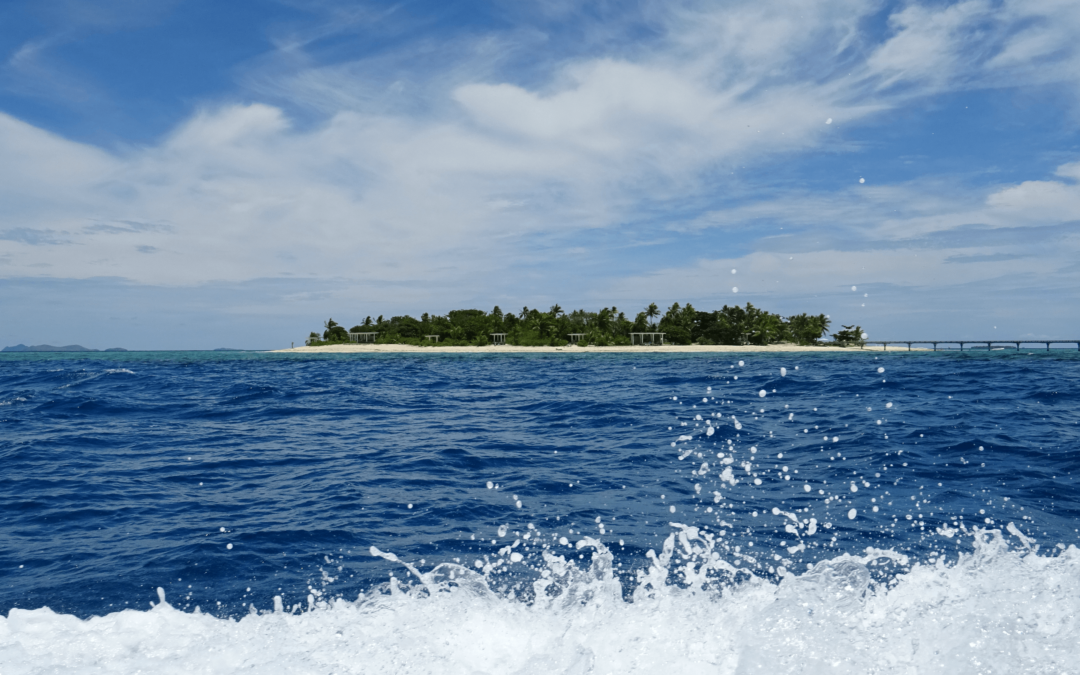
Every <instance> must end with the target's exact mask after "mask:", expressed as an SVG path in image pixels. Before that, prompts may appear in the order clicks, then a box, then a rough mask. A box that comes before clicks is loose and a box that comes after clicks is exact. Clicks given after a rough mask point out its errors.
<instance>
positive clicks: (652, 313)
mask: <svg viewBox="0 0 1080 675" xmlns="http://www.w3.org/2000/svg"><path fill="white" fill-rule="evenodd" d="M658 316H660V308H659V307H657V306H656V303H655V302H652V303H649V306H648V307H646V308H645V318H646V319H652V320H651V321H649V325H650V326H652V329H653V330H656V321H655V319H656V317H658Z"/></svg>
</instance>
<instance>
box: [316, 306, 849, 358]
mask: <svg viewBox="0 0 1080 675" xmlns="http://www.w3.org/2000/svg"><path fill="white" fill-rule="evenodd" d="M831 325H832V321H831V319H830V318H829V317H828V316H827V315H825V314H817V315H811V314H805V313H804V314H795V315H791V316H786V317H785V316H781V315H779V314H773V313H771V312H768V311H765V310H763V309H760V308H758V307H755V306H754V305H752V304H751V303H747V304H746V306H745V307H740V306H738V305H735V306H730V307H729V306H728V305H724V306H723V307H722V308H721V309H718V310H714V311H711V312H703V311H699V310H697V309H695V308H694V306H693V305H691V304H690V303H686V304H685V305H682V304H680V303H678V302H676V303H674V304H673V305H671V307H669V308H668V309H667V311H666V312H665V313H663V314H661V312H660V309H659V307H657V305H656V303H652V304H650V305H649V306H648V307H646V308H645V309H643V310H642V311H640V312H638V313H637V314H636V315H635V316H634V318H633V319H630V318H629V317H628V316H627V315H626V313H625V312H623V311H620V310H619V309H618V308H617V307H604V308H602V309H600V310H599V311H595V312H590V311H586V310H583V309H579V310H574V311H572V312H569V313H567V312H565V311H564V310H563V308H562V307H561V306H559V305H553V306H552V307H550V308H549V309H548V310H547V311H543V310H539V309H530V308H528V307H523V308H522V309H521V311H520V312H518V313H516V314H515V313H513V312H510V313H506V312H503V311H502V310H501V309H500V308H499V307H498V306H496V307H495V308H494V309H492V310H491V311H490V312H485V311H483V310H479V309H458V310H453V311H451V312H448V313H447V314H446V315H443V316H440V315H433V314H428V313H424V314H422V315H421V316H420V318H419V319H416V318H413V317H411V316H409V315H402V316H394V317H391V318H389V319H386V318H385V317H384V316H378V317H377V318H374V319H372V317H370V316H368V317H366V318H365V319H364V321H363V322H361V323H359V324H357V325H355V326H353V327H351V328H348V329H347V328H345V326H343V325H341V324H339V323H338V322H336V321H334V319H332V318H331V319H329V320H327V321H325V322H324V323H323V330H322V332H317V331H312V332H311V335H310V336H309V337H308V339H307V340H306V341H305V347H301V348H295V349H296V350H299V349H305V350H318V351H340V350H342V349H341V348H352V349H348V350H349V351H353V350H359V349H364V350H365V351H366V350H377V351H400V350H401V349H402V348H404V349H406V350H409V349H410V348H415V349H420V348H428V349H430V348H442V347H472V348H478V347H488V346H503V345H505V346H511V347H527V348H545V347H546V348H549V349H550V348H555V349H563V348H567V347H577V348H604V347H626V348H629V347H642V346H644V347H664V348H667V349H669V350H670V349H671V347H721V346H722V347H726V348H728V349H730V348H732V347H736V348H752V349H753V348H756V349H761V348H768V347H777V348H783V347H787V348H798V349H805V348H848V347H861V346H863V344H864V341H865V333H864V332H863V329H862V328H861V327H860V326H856V325H850V326H847V325H845V326H842V328H841V330H839V331H837V332H836V333H833V334H832V335H831V336H828V331H829V327H830V326H831ZM827 336H828V337H827ZM395 345H396V346H398V348H397V349H395V348H393V347H392V346H395ZM379 346H386V347H389V348H384V349H377V348H378V347H379ZM326 348H335V349H326ZM373 348H374V349H373ZM680 351H682V350H680Z"/></svg>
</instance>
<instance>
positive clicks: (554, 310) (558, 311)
mask: <svg viewBox="0 0 1080 675" xmlns="http://www.w3.org/2000/svg"><path fill="white" fill-rule="evenodd" d="M548 311H550V312H551V316H553V317H555V318H559V317H560V316H562V315H563V313H564V312H563V311H562V307H559V304H558V303H555V304H554V305H552V306H551V309H550V310H548Z"/></svg>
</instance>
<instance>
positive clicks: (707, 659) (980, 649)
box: [0, 523, 1080, 675]
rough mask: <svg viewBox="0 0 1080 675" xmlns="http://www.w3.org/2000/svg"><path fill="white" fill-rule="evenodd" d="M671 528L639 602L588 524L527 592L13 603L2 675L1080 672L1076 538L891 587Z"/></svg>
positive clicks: (906, 575)
mask: <svg viewBox="0 0 1080 675" xmlns="http://www.w3.org/2000/svg"><path fill="white" fill-rule="evenodd" d="M672 525H673V526H674V528H675V530H676V531H675V532H673V533H672V534H671V535H670V536H669V537H668V538H667V540H666V541H665V542H664V545H663V547H662V550H661V551H660V553H655V552H650V554H649V556H648V563H647V565H646V567H645V568H643V569H642V570H641V571H640V572H638V574H637V586H636V589H635V591H634V592H633V597H632V598H630V599H626V598H625V597H624V593H623V587H622V586H621V584H620V582H619V580H618V577H617V575H616V574H615V572H614V569H613V565H612V560H613V558H612V555H611V553H610V552H609V551H608V550H607V549H606V548H605V547H604V546H603V545H602V544H601V543H600V542H598V541H596V540H594V539H592V538H589V537H585V538H583V539H582V540H581V541H579V542H577V544H576V546H575V547H574V548H576V549H577V550H576V551H575V552H574V555H573V556H572V558H576V553H578V552H581V553H584V554H586V560H588V558H589V557H590V556H589V554H590V553H591V565H589V566H588V568H587V569H580V570H579V569H578V568H577V567H575V566H573V565H572V564H571V563H570V561H568V560H567V559H566V556H563V555H556V554H554V553H551V552H548V551H545V552H544V561H543V562H542V563H538V564H537V565H536V567H537V568H543V569H542V572H541V576H539V577H538V578H537V580H536V581H535V582H534V583H533V587H532V591H533V593H532V594H531V597H532V598H533V599H532V600H531V601H528V602H526V601H524V600H521V599H515V598H514V597H511V596H508V595H507V594H505V593H497V592H495V591H494V590H492V588H491V587H490V585H489V579H488V577H485V576H484V575H483V574H481V573H478V572H474V571H472V570H470V569H468V568H466V567H464V566H457V565H440V566H438V567H436V568H435V569H434V570H432V571H429V572H421V571H420V570H419V569H418V568H417V567H415V566H413V565H407V567H408V570H409V571H408V572H407V573H408V574H411V575H413V577H414V581H415V583H414V584H413V585H411V586H406V585H405V584H403V583H401V582H400V581H398V580H396V579H395V580H392V581H391V583H390V584H388V585H386V586H385V587H384V588H383V589H381V591H372V592H369V593H367V594H364V595H361V596H360V597H359V598H358V599H357V600H355V601H347V600H345V599H340V598H339V599H336V600H330V601H328V602H327V601H319V602H317V603H315V604H314V605H313V606H312V607H313V608H312V609H311V610H309V611H303V610H301V609H300V608H298V607H294V608H293V610H292V613H287V612H285V611H283V610H284V605H283V604H282V603H281V602H280V599H279V598H275V597H272V596H270V595H268V596H267V598H266V605H267V609H265V610H263V611H262V612H260V613H252V614H250V615H249V616H245V617H244V618H242V619H240V620H239V621H236V620H232V619H220V618H215V617H213V616H210V615H207V614H202V613H186V612H181V611H179V610H176V609H174V608H173V607H171V606H170V605H169V604H167V603H166V602H160V603H158V604H157V605H156V606H155V607H154V608H153V609H150V610H148V611H136V610H124V611H122V612H117V613H114V614H109V615H107V616H103V617H93V618H91V619H88V620H80V619H78V618H75V617H73V616H69V615H63V614H57V613H54V612H53V611H51V610H49V609H36V610H21V609H13V610H11V611H10V613H9V614H8V616H7V617H6V618H4V617H0V672H3V673H4V674H5V675H8V674H13V675H24V674H27V675H28V674H32V673H54V672H63V673H73V674H82V673H136V672H144V673H146V672H153V673H183V674H185V675H186V674H188V673H195V672H197V673H211V674H218V673H234V672H240V671H244V672H265V673H330V672H335V673H404V672H409V673H522V674H524V673H553V672H568V673H591V672H596V673H606V672H616V673H645V672H656V671H658V670H661V669H662V670H665V671H675V672H682V671H691V669H693V670H697V671H700V672H710V673H752V672H772V673H848V674H855V673H860V674H861V673H882V674H885V673H888V674H892V673H897V674H899V673H905V674H906V673H947V672H955V673H976V672H994V673H1074V672H1077V671H1076V653H1077V647H1076V645H1077V644H1080V623H1078V622H1077V621H1076V616H1077V614H1078V612H1080V550H1078V549H1077V548H1076V547H1075V546H1069V547H1068V548H1067V549H1065V550H1058V549H1052V550H1054V551H1056V552H1057V555H1053V556H1047V555H1038V554H1037V553H1034V552H1031V551H1029V550H1024V551H1016V550H1010V549H1009V548H1008V547H1007V546H1006V544H1005V541H1004V539H1003V538H1002V536H1001V534H1000V532H999V531H997V530H993V531H989V532H978V533H976V536H975V547H974V553H972V554H965V555H963V556H961V557H960V558H959V560H957V561H955V562H953V563H952V564H945V563H943V562H936V563H932V564H930V563H926V564H914V565H911V566H910V567H902V568H901V569H903V570H904V571H902V572H900V573H899V574H897V575H896V576H895V577H893V578H892V579H891V581H889V582H883V583H876V582H874V581H873V580H872V577H871V570H872V569H873V568H875V567H878V566H880V565H881V564H892V565H896V564H900V565H906V564H907V561H906V560H905V559H904V558H903V556H899V555H897V554H895V553H892V552H890V551H882V550H874V549H868V550H867V552H866V553H865V554H864V555H859V556H852V555H847V554H845V555H842V556H839V557H836V558H833V559H831V560H828V561H824V562H819V563H818V564H816V565H815V566H814V567H813V568H812V569H811V570H809V571H804V572H802V573H801V574H795V573H793V572H792V571H789V570H785V569H783V568H777V574H778V575H779V576H780V577H781V578H782V580H781V581H779V582H778V583H777V582H772V581H768V580H766V579H764V578H760V577H758V576H754V575H752V574H751V573H750V572H748V571H747V570H746V568H745V566H740V565H741V564H742V562H741V561H740V560H738V559H735V560H733V561H732V562H728V561H726V560H724V559H723V558H721V557H719V556H717V555H715V551H713V540H712V538H711V537H710V536H707V535H705V534H704V533H702V532H701V531H699V530H698V528H696V527H691V526H685V525H680V524H677V523H672ZM566 543H567V544H569V542H566ZM563 550H566V549H565V547H564V549H563ZM376 554H377V555H380V556H381V557H385V558H386V559H388V560H391V561H397V556H394V555H393V554H389V553H383V552H382V551H377V553H376ZM519 557H520V556H519V555H518V553H517V552H513V553H509V554H508V555H507V558H508V559H510V560H514V561H515V564H520V562H518V561H517V560H516V559H517V558H519ZM399 562H400V561H399ZM401 564H403V565H405V563H403V562H402V563H401ZM526 564H527V561H526ZM403 571H404V570H403ZM722 579H726V580H727V581H725V582H723V583H721V582H720V581H719V580H722ZM673 581H674V582H676V583H674V584H673V583H671V582H673ZM162 595H163V594H162ZM270 606H273V607H274V608H275V609H274V610H271V609H269V607H270ZM275 610H276V611H275Z"/></svg>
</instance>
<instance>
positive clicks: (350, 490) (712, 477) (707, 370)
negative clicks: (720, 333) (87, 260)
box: [0, 350, 1080, 675]
mask: <svg viewBox="0 0 1080 675" xmlns="http://www.w3.org/2000/svg"><path fill="white" fill-rule="evenodd" d="M1078 474H1080V353H1077V352H1076V351H1072V350H1051V351H1043V350H1037V351H1036V350H1032V351H1020V352H1017V351H1016V350H1008V351H993V352H985V351H984V352H964V353H957V352H938V353H933V352H912V353H906V352H900V353H880V352H873V351H869V350H867V351H864V352H853V353H842V354H835V353H818V354H815V353H785V354H760V353H746V354H708V355H697V354H671V355H665V354H654V353H642V354H632V353H631V354H497V353H496V354H460V355H457V354H368V355H365V354H349V355H296V354H270V353H256V352H224V353H222V352H145V353H139V352H128V353H110V354H103V353H93V354H63V353H57V354H32V353H31V354H24V353H16V354H3V355H0V673H2V675H15V674H22V673H136V672H143V673H234V672H241V671H243V672H257V673H645V672H650V673H655V672H665V671H666V672H707V673H769V674H770V675H775V674H776V673H859V674H865V673H904V674H908V673H949V674H950V675H956V674H959V673H1055V674H1057V673H1080V549H1078V548H1077V547H1078V546H1080V484H1078V480H1077V478H1078Z"/></svg>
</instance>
